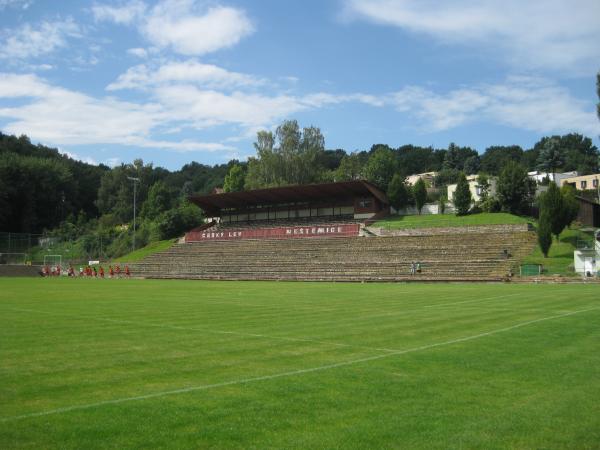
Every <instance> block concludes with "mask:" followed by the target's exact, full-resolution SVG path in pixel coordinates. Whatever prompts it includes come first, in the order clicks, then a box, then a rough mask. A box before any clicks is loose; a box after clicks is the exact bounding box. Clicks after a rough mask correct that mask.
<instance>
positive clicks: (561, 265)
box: [523, 228, 590, 276]
mask: <svg viewBox="0 0 600 450" xmlns="http://www.w3.org/2000/svg"><path fill="white" fill-rule="evenodd" d="M578 238H580V239H586V238H587V239H590V235H588V234H585V233H583V232H581V231H579V229H577V228H572V229H565V230H564V231H563V232H562V233H561V234H560V242H559V241H557V240H556V238H554V237H553V240H552V246H551V247H550V251H549V252H548V257H547V258H544V255H543V254H542V251H541V250H540V246H539V245H536V247H535V250H534V251H533V253H532V254H531V255H529V256H528V257H527V258H525V259H524V260H523V263H525V264H541V265H542V266H544V274H545V275H567V276H575V275H576V274H575V272H574V271H573V251H574V250H576V249H577V239H578Z"/></svg>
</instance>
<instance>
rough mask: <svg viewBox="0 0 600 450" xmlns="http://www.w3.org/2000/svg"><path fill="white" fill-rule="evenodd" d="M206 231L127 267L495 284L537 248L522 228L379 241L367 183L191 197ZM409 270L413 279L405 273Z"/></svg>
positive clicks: (222, 275)
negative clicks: (416, 267) (203, 215)
mask: <svg viewBox="0 0 600 450" xmlns="http://www.w3.org/2000/svg"><path fill="white" fill-rule="evenodd" d="M191 201H192V202H194V203H195V204H197V205H198V206H199V207H201V208H202V209H203V210H204V211H205V213H206V215H207V216H208V218H209V219H208V222H207V223H206V224H205V225H203V226H201V227H198V228H197V229H195V230H191V231H190V232H188V233H187V234H186V236H185V239H184V240H182V242H180V243H179V244H176V245H175V246H173V247H171V248H170V249H168V250H165V251H162V252H159V253H156V254H153V255H150V256H148V257H146V258H145V259H143V260H142V261H140V262H139V263H136V264H132V270H133V272H134V274H136V275H138V276H143V277H148V278H188V279H223V280H306V281H402V280H405V281H408V280H411V281H417V280H418V281H453V280H456V281H458V280H465V281H467V280H469V281H471V280H472V281H476V280H489V281H491V280H501V279H505V278H506V276H507V274H509V273H510V272H511V271H513V270H515V269H516V266H517V263H518V261H519V260H520V259H521V258H522V257H523V256H525V255H526V254H528V253H529V252H530V251H531V249H532V248H533V246H534V245H535V237H534V235H533V233H531V232H529V231H528V230H527V226H526V225H513V226H510V225H506V226H501V227H498V226H495V227H494V226H492V227H487V228H486V227H477V230H472V229H465V230H464V231H461V230H458V229H455V230H453V231H452V232H449V230H446V229H421V230H419V232H418V234H414V235H411V234H410V233H408V234H407V233H400V234H397V235H395V234H394V233H382V232H381V231H380V230H377V229H373V228H371V227H369V224H370V223H372V222H373V221H374V220H376V219H378V218H381V217H385V216H386V215H387V214H389V203H388V201H387V198H386V196H385V194H384V193H383V192H381V191H380V190H379V189H377V188H376V187H375V186H373V185H371V184H370V183H368V182H366V181H351V182H343V183H328V184H320V185H310V186H291V187H283V188H273V189H261V190H256V191H246V192H235V193H226V194H211V195H206V196H196V197H192V198H191ZM414 263H419V268H420V271H419V272H417V273H412V272H413V270H412V268H413V267H414V266H413V264H414Z"/></svg>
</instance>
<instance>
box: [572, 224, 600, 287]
mask: <svg viewBox="0 0 600 450" xmlns="http://www.w3.org/2000/svg"><path fill="white" fill-rule="evenodd" d="M573 263H574V268H575V272H576V273H578V274H580V275H582V276H584V277H588V276H599V274H600V230H598V231H596V233H595V235H594V247H593V248H587V249H579V250H575V252H573Z"/></svg>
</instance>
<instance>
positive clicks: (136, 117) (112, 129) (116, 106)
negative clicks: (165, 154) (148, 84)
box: [0, 74, 230, 151]
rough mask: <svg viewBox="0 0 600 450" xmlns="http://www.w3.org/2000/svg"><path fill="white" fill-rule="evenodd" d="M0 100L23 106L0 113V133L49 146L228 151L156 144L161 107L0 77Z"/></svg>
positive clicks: (163, 117)
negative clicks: (2, 120) (0, 128)
mask: <svg viewBox="0 0 600 450" xmlns="http://www.w3.org/2000/svg"><path fill="white" fill-rule="evenodd" d="M2 98H21V99H24V100H26V102H25V104H22V105H19V106H12V107H4V108H0V117H4V118H7V119H8V122H7V123H6V125H5V126H3V131H5V132H7V133H12V134H17V135H19V134H27V135H28V136H31V137H32V138H34V139H36V140H40V141H42V142H47V143H49V144H54V145H75V144H77V145H84V144H119V145H131V146H139V147H151V148H164V149H172V150H176V151H192V150H210V151H212V150H228V149H230V147H228V146H226V145H223V144H220V143H211V142H195V141H183V142H172V141H161V140H156V139H154V138H153V134H154V132H155V131H156V130H159V129H160V127H161V126H163V124H165V123H168V122H169V121H170V120H171V118H170V113H167V111H166V110H165V108H164V107H163V106H162V105H159V104H156V103H146V104H136V103H132V102H124V101H120V100H117V99H114V98H111V97H107V98H94V97H90V96H88V95H85V94H82V93H79V92H75V91H71V90H68V89H64V88H61V87H55V86H52V85H49V84H48V83H47V82H45V81H44V80H43V79H40V78H38V77H37V76H35V75H31V74H30V75H17V74H0V99H2Z"/></svg>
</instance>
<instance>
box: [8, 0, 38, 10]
mask: <svg viewBox="0 0 600 450" xmlns="http://www.w3.org/2000/svg"><path fill="white" fill-rule="evenodd" d="M32 3H33V1H32V0H0V11H2V10H3V9H4V8H21V9H28V8H29V7H30V6H31V4H32Z"/></svg>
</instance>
